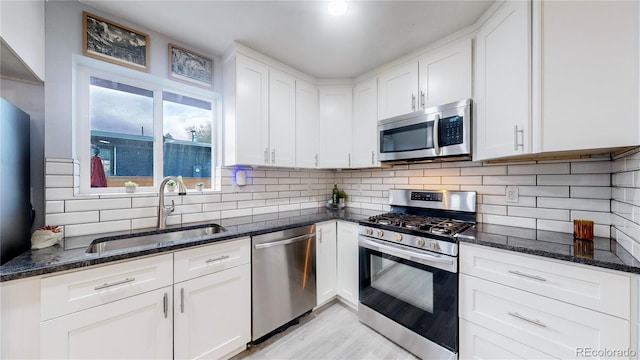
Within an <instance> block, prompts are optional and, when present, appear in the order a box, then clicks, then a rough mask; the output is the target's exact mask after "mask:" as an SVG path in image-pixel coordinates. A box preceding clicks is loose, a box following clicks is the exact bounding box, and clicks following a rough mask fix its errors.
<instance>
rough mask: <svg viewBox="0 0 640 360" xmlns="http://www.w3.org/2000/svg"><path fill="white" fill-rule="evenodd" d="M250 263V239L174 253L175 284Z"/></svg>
mask: <svg viewBox="0 0 640 360" xmlns="http://www.w3.org/2000/svg"><path fill="white" fill-rule="evenodd" d="M250 262H251V238H249V237H246V238H241V239H237V240H231V241H226V242H221V243H216V244H213V245H207V246H201V247H197V248H193V249H188V250H183V251H178V252H176V253H174V277H175V282H177V283H178V282H181V281H185V280H189V279H193V278H195V277H198V276H202V275H207V274H212V273H215V272H218V271H222V270H225V269H229V268H232V267H236V266H238V265H243V264H248V263H250Z"/></svg>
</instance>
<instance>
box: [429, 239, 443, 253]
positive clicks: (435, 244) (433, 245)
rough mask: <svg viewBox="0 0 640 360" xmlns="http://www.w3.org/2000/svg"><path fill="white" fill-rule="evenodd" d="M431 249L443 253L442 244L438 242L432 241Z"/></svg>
mask: <svg viewBox="0 0 640 360" xmlns="http://www.w3.org/2000/svg"><path fill="white" fill-rule="evenodd" d="M431 249H432V250H435V251H441V250H442V249H440V244H438V242H437V241H435V240H432V241H431Z"/></svg>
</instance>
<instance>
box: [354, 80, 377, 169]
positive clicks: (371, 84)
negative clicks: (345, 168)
mask: <svg viewBox="0 0 640 360" xmlns="http://www.w3.org/2000/svg"><path fill="white" fill-rule="evenodd" d="M377 104H378V86H377V82H376V79H370V80H367V81H365V82H362V83H360V84H358V85H356V86H355V87H354V88H353V150H352V151H353V157H352V161H351V167H354V168H358V167H374V166H379V165H380V163H379V162H378V161H377V154H378V152H377V147H378V140H377V139H378V121H377V117H376V114H377Z"/></svg>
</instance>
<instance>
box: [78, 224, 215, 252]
mask: <svg viewBox="0 0 640 360" xmlns="http://www.w3.org/2000/svg"><path fill="white" fill-rule="evenodd" d="M225 231H226V229H225V228H223V227H222V226H220V225H218V224H212V225H207V226H204V227H197V228H188V229H176V230H173V231H169V232H163V233H159V234H154V233H139V234H131V235H128V236H126V237H121V238H117V239H110V238H100V239H95V240H93V242H91V244H90V245H89V247H88V248H87V250H86V252H87V253H91V254H93V253H102V252H106V251H114V250H124V249H128V248H133V247H139V246H145V245H160V244H165V243H171V242H176V241H186V240H199V239H203V238H205V237H206V236H209V235H213V234H217V233H221V232H225Z"/></svg>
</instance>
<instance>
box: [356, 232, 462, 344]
mask: <svg viewBox="0 0 640 360" xmlns="http://www.w3.org/2000/svg"><path fill="white" fill-rule="evenodd" d="M358 244H359V262H360V266H359V267H360V274H359V283H360V289H359V290H360V295H359V298H360V303H361V304H363V305H365V306H367V307H369V308H371V309H373V310H374V311H376V312H378V313H380V314H382V315H383V316H385V317H387V318H389V319H391V320H393V321H394V322H396V323H398V324H400V325H401V326H403V327H405V328H407V329H409V330H411V331H413V332H414V333H417V334H418V335H420V336H422V337H424V338H427V339H429V340H431V341H432V342H434V343H436V344H438V345H440V346H442V347H444V348H446V349H448V350H450V351H452V352H454V353H457V352H458V274H457V259H456V258H455V257H450V256H447V255H439V254H435V253H431V252H427V251H421V250H419V249H415V250H414V249H411V250H406V248H403V247H400V246H397V245H394V244H391V243H383V242H381V241H378V240H375V239H371V238H368V237H365V236H362V235H361V236H360V237H359V241H358Z"/></svg>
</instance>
